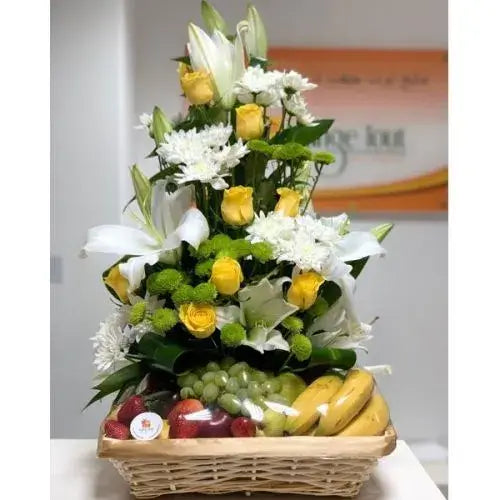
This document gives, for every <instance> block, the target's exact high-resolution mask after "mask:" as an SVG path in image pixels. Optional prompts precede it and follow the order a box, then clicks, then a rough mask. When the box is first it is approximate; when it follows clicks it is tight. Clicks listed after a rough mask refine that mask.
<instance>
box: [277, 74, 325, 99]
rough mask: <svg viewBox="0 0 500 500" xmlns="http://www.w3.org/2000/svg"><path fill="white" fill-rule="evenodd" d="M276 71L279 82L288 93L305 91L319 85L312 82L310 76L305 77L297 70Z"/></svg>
mask: <svg viewBox="0 0 500 500" xmlns="http://www.w3.org/2000/svg"><path fill="white" fill-rule="evenodd" d="M275 73H276V79H277V82H278V83H279V85H280V87H281V88H282V89H283V90H284V92H286V93H287V94H291V93H295V92H304V91H306V90H312V89H315V88H316V87H317V85H316V84H315V83H312V82H310V81H309V79H308V78H305V77H303V76H302V75H301V74H300V73H297V72H296V71H288V72H283V73H281V72H279V71H276V72H275Z"/></svg>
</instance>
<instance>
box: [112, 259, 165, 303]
mask: <svg viewBox="0 0 500 500" xmlns="http://www.w3.org/2000/svg"><path fill="white" fill-rule="evenodd" d="M159 255H160V252H157V253H153V254H149V255H141V256H139V257H131V258H130V259H128V260H127V262H122V263H121V264H119V269H120V274H121V275H122V276H124V277H125V278H127V280H128V290H127V291H128V293H129V294H131V293H133V292H134V291H135V290H137V289H138V288H139V286H140V285H141V281H142V280H143V279H144V278H145V277H146V271H145V269H144V266H145V265H146V264H149V265H150V266H152V265H153V264H156V263H157V262H158V258H159Z"/></svg>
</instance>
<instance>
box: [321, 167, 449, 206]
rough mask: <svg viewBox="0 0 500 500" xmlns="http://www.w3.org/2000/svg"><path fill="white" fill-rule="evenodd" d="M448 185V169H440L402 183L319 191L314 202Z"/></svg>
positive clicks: (392, 193) (390, 193)
mask: <svg viewBox="0 0 500 500" xmlns="http://www.w3.org/2000/svg"><path fill="white" fill-rule="evenodd" d="M447 183H448V167H442V168H440V169H439V170H436V171H435V172H431V173H430V174H424V175H421V176H418V177H412V178H410V179H405V180H403V181H397V182H391V183H389V184H379V185H376V186H370V187H360V188H344V189H321V190H318V191H317V192H316V193H315V195H314V199H315V200H321V199H326V198H330V199H331V198H352V197H363V196H384V195H394V194H397V193H405V192H409V191H419V190H421V189H428V188H431V187H437V186H443V185H446V184H447Z"/></svg>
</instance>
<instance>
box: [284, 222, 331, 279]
mask: <svg viewBox="0 0 500 500" xmlns="http://www.w3.org/2000/svg"><path fill="white" fill-rule="evenodd" d="M279 246H280V248H279V256H278V258H277V261H278V262H281V261H287V262H293V263H294V264H295V265H296V266H297V267H298V268H299V269H300V270H302V271H310V270H311V269H313V270H314V271H316V272H318V273H321V271H322V269H323V267H324V263H325V262H326V261H327V260H328V257H329V256H330V250H329V249H328V247H327V246H326V245H324V244H322V243H318V242H317V241H316V240H315V239H314V237H312V235H310V234H309V233H308V232H307V231H306V230H305V229H299V228H297V230H296V231H295V232H294V233H293V237H292V238H290V239H287V240H282V241H280V242H279Z"/></svg>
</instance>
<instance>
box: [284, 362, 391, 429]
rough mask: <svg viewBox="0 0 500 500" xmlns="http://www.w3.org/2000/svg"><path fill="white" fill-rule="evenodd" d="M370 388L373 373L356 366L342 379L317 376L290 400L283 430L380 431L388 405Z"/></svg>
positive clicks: (383, 426) (387, 411) (386, 421)
mask: <svg viewBox="0 0 500 500" xmlns="http://www.w3.org/2000/svg"><path fill="white" fill-rule="evenodd" d="M373 387H374V380H373V376H372V375H371V374H370V373H369V372H366V371H364V370H358V369H354V370H350V371H349V372H348V373H347V376H346V378H345V380H344V381H342V379H341V378H340V377H339V376H337V375H325V376H323V377H320V378H318V379H317V380H315V381H314V382H313V383H312V384H311V385H309V387H307V388H306V389H305V390H304V391H303V392H302V393H301V394H300V395H299V396H298V397H297V399H296V400H295V401H294V403H293V405H292V411H291V412H290V414H289V415H288V416H287V418H286V421H285V423H284V432H286V433H287V434H292V435H295V436H298V435H309V436H312V435H315V436H332V435H338V436H376V435H379V434H382V433H383V432H384V430H385V428H386V427H387V425H388V424H389V418H390V417H389V408H388V406H387V403H386V402H385V400H384V398H383V397H382V396H381V395H380V394H373V395H372V393H373ZM292 412H293V413H292ZM318 420H319V422H318ZM280 423H281V422H280ZM280 427H281V426H280Z"/></svg>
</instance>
